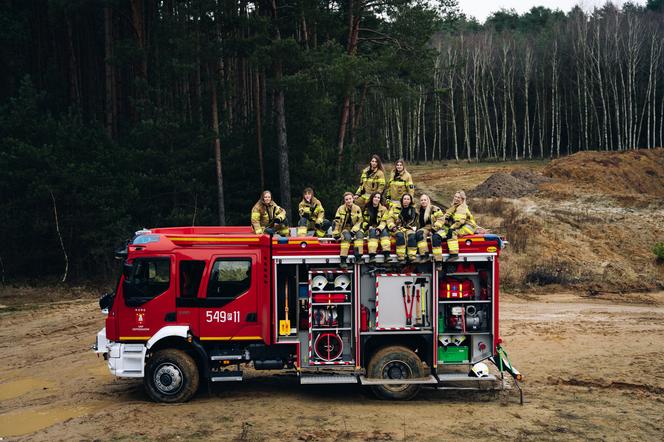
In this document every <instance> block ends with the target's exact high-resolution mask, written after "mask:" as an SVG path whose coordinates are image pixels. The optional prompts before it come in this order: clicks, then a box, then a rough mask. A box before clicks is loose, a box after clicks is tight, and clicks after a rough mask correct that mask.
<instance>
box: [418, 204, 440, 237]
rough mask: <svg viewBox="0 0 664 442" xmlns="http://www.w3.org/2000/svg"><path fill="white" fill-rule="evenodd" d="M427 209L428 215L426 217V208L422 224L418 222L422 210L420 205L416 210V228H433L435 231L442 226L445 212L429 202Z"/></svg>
mask: <svg viewBox="0 0 664 442" xmlns="http://www.w3.org/2000/svg"><path fill="white" fill-rule="evenodd" d="M427 208H428V209H429V211H428V212H429V213H428V217H426V215H427V214H426V210H425V220H424V224H422V223H421V222H420V213H421V211H422V208H421V207H420V208H419V209H418V210H417V228H418V229H427V230H433V231H437V230H440V229H442V228H443V226H444V225H445V219H444V217H445V214H444V213H443V211H442V210H440V207H438V206H434V205H433V204H429V207H427Z"/></svg>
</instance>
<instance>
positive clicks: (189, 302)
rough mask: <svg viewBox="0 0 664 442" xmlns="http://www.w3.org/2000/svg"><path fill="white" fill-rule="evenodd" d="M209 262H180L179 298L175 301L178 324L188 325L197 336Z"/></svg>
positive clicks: (191, 260)
mask: <svg viewBox="0 0 664 442" xmlns="http://www.w3.org/2000/svg"><path fill="white" fill-rule="evenodd" d="M206 264H207V261H205V260H195V259H186V258H185V259H179V260H178V296H177V298H176V300H175V305H176V307H177V321H176V322H177V324H178V325H188V326H189V328H190V329H191V332H192V333H193V334H194V335H195V336H200V331H199V310H200V305H199V304H198V303H199V296H202V295H201V286H202V285H203V280H204V277H205V267H206Z"/></svg>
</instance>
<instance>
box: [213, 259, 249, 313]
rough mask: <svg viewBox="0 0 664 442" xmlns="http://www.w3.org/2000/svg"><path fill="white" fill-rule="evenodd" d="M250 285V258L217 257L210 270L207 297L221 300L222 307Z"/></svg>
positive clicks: (244, 291) (220, 305) (245, 290)
mask: <svg viewBox="0 0 664 442" xmlns="http://www.w3.org/2000/svg"><path fill="white" fill-rule="evenodd" d="M249 287H251V260H250V259H218V260H217V261H215V263H214V266H213V267H212V271H211V272H210V282H209V283H208V288H207V297H208V299H215V300H218V301H221V302H220V304H219V305H218V306H219V307H222V306H224V305H226V304H228V303H229V302H231V301H233V300H234V299H235V298H237V297H238V296H240V295H242V294H243V293H246V292H247V290H249Z"/></svg>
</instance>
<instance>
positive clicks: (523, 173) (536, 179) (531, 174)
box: [511, 169, 553, 185]
mask: <svg viewBox="0 0 664 442" xmlns="http://www.w3.org/2000/svg"><path fill="white" fill-rule="evenodd" d="M511 175H512V176H513V177H514V178H518V179H520V180H523V181H527V182H529V183H530V184H534V185H538V184H542V183H548V182H550V181H553V178H551V177H548V176H544V175H543V174H542V172H536V171H533V170H530V169H514V170H513V171H512V173H511Z"/></svg>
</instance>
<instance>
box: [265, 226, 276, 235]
mask: <svg viewBox="0 0 664 442" xmlns="http://www.w3.org/2000/svg"><path fill="white" fill-rule="evenodd" d="M265 233H267V234H268V235H270V236H272V235H274V229H273V228H272V227H267V228H266V229H265Z"/></svg>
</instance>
